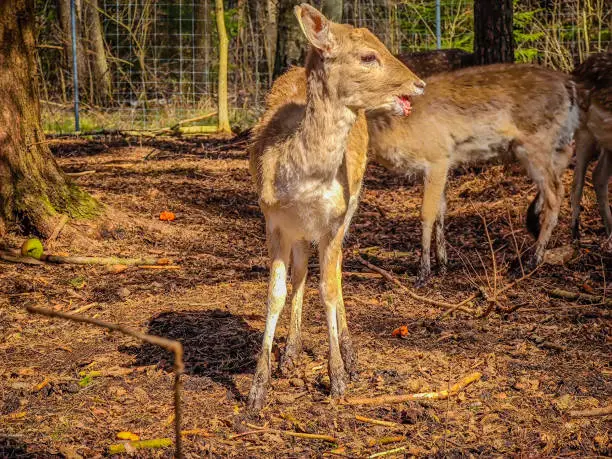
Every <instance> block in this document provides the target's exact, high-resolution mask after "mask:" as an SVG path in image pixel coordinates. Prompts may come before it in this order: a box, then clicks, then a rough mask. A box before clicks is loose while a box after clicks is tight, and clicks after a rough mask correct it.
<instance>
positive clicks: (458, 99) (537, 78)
mask: <svg viewBox="0 0 612 459" xmlns="http://www.w3.org/2000/svg"><path fill="white" fill-rule="evenodd" d="M575 99H576V97H575V90H574V85H573V82H572V81H570V79H569V76H567V75H565V74H562V73H559V72H554V71H552V70H547V69H544V68H541V67H536V66H529V65H519V64H498V65H491V66H486V67H474V68H469V69H462V70H458V71H455V72H450V73H445V74H440V75H436V76H433V77H431V78H430V79H428V80H427V91H426V92H425V94H424V95H423V97H419V98H416V99H415V100H414V102H413V114H412V115H411V116H409V117H406V118H402V119H399V118H397V119H394V118H391V117H388V116H386V115H385V114H382V115H378V114H372V115H368V127H369V134H370V149H371V151H372V153H373V154H374V155H375V157H376V160H377V161H379V162H380V163H382V164H383V165H385V166H386V167H388V168H389V169H392V170H395V171H398V172H401V173H413V172H415V171H418V172H422V173H423V175H424V182H425V187H424V195H423V203H422V208H421V221H422V231H423V232H422V254H421V267H420V270H419V277H418V280H417V284H419V285H422V284H423V283H424V282H425V281H426V280H427V279H428V278H429V276H430V274H431V267H430V247H431V238H432V231H433V230H434V229H435V239H436V258H437V260H438V264H439V265H440V267H441V269H442V270H444V269H445V266H446V261H447V257H446V248H445V241H444V214H445V211H446V200H445V196H444V191H445V187H446V181H447V175H448V172H449V170H450V169H451V168H453V167H455V166H457V165H459V164H464V163H476V162H481V161H486V160H489V159H492V158H494V157H501V158H502V159H504V160H510V159H518V161H520V162H521V163H522V164H523V166H524V167H525V168H526V169H527V173H528V174H529V176H530V177H531V179H532V180H533V181H534V182H535V184H536V186H537V190H538V192H537V195H536V197H535V199H534V201H533V202H532V203H531V205H530V206H529V210H528V217H527V226H528V228H529V230H530V231H531V232H532V233H533V234H534V236H535V237H536V238H537V242H536V246H535V253H534V255H533V256H532V258H531V262H530V265H531V267H533V266H535V265H537V264H539V263H541V262H542V259H543V256H544V251H545V249H546V244H547V243H548V240H549V238H550V236H551V234H552V231H553V229H554V227H555V225H556V223H557V217H558V214H559V208H560V205H561V202H562V199H563V194H564V191H563V184H562V182H561V175H562V173H563V171H564V170H565V168H566V166H567V164H568V161H569V159H570V157H571V154H572V147H571V141H572V138H573V135H574V131H575V130H576V127H577V125H578V107H577V103H576V100H575Z"/></svg>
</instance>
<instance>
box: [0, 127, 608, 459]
mask: <svg viewBox="0 0 612 459" xmlns="http://www.w3.org/2000/svg"><path fill="white" fill-rule="evenodd" d="M53 150H54V153H55V154H56V155H57V157H58V159H59V162H60V163H61V165H62V167H63V168H64V169H65V170H67V171H84V170H95V171H96V172H95V174H91V175H86V176H82V177H80V178H78V179H77V180H78V183H79V184H80V185H82V186H83V187H84V188H85V189H86V190H88V191H90V192H91V193H93V194H94V195H95V196H96V197H97V198H99V199H100V201H102V202H103V203H104V204H105V205H106V206H108V207H109V208H112V209H113V214H112V215H114V217H113V218H112V219H111V220H110V222H108V223H107V224H106V225H105V226H104V227H103V228H102V229H101V230H100V231H99V232H98V234H97V236H98V238H97V239H85V238H72V237H70V236H69V234H72V233H67V234H64V233H62V235H61V236H60V238H59V239H58V240H57V241H56V242H55V243H54V244H53V245H52V247H50V248H49V247H48V248H47V249H50V251H52V252H56V253H58V252H66V253H69V254H71V255H77V254H80V255H115V256H122V257H137V256H142V255H154V256H158V257H168V258H171V259H172V260H173V261H174V262H175V263H176V264H177V265H178V266H179V267H180V269H163V270H150V269H138V268H130V269H128V270H127V271H124V272H121V273H116V272H109V270H108V269H107V268H106V267H103V266H72V265H56V266H51V265H46V266H26V265H19V264H10V263H3V262H0V293H1V295H0V336H1V341H0V457H69V458H71V457H78V455H80V456H83V457H96V456H100V455H105V454H107V451H108V447H109V445H111V444H114V443H117V442H119V440H117V437H116V435H117V433H118V432H120V431H130V432H132V433H135V434H137V435H139V436H140V437H141V439H152V438H159V437H170V438H171V437H172V435H173V430H172V429H173V427H172V419H173V417H172V416H173V405H172V389H171V388H172V380H173V374H172V358H171V356H170V354H167V353H165V352H164V351H161V350H159V349H157V348H155V347H154V346H150V345H143V343H141V342H139V341H138V340H136V339H132V338H129V337H126V336H123V335H121V334H117V333H108V332H106V331H104V330H101V329H97V328H94V327H91V326H86V325H76V324H73V323H68V322H65V321H62V320H57V319H47V318H43V317H41V316H33V315H30V314H28V313H27V312H26V311H25V310H24V306H27V305H34V306H41V307H48V308H52V309H55V310H58V311H63V312H74V311H80V312H81V313H82V314H84V315H88V316H92V317H96V318H99V319H101V320H105V321H110V322H115V323H120V324H123V325H127V326H130V327H133V328H135V329H137V330H140V331H144V332H148V333H152V334H157V335H161V336H165V337H169V338H174V339H178V340H180V341H181V342H182V343H183V345H184V346H185V353H186V355H185V359H186V374H185V375H184V377H183V383H184V389H183V392H182V400H183V409H184V423H183V424H184V425H183V429H201V430H200V431H198V432H196V434H192V435H187V436H185V438H184V440H185V442H184V451H185V455H186V456H187V457H202V456H208V457H320V456H323V455H330V456H332V455H334V454H336V455H338V456H340V457H342V456H346V457H367V456H369V455H372V454H376V453H379V452H383V451H387V450H390V449H393V448H401V447H405V448H406V449H405V450H403V451H402V452H400V453H398V454H399V455H400V456H401V455H403V454H407V455H416V456H425V457H464V456H465V457H476V456H479V457H491V456H497V457H507V456H510V457H527V456H530V457H536V456H537V457H568V456H580V457H585V456H590V457H594V456H600V457H603V456H607V455H610V454H611V452H612V449H611V443H610V423H609V421H610V416H607V417H605V416H599V417H572V416H570V411H571V410H584V409H590V408H597V407H605V406H608V405H609V404H610V403H611V388H612V384H611V382H612V380H611V376H612V369H611V367H610V344H611V340H610V308H609V306H606V304H605V302H604V301H602V302H599V303H594V304H591V303H584V302H582V303H581V302H578V301H568V300H563V299H558V298H555V297H553V296H552V295H551V294H550V292H551V290H553V289H555V288H561V289H564V290H567V291H571V292H579V293H588V294H591V295H595V296H598V297H605V296H606V295H607V296H608V297H610V296H612V291H611V290H610V288H609V287H608V290H607V291H606V283H609V282H610V279H612V269H611V267H612V255H610V254H609V253H607V254H606V253H605V252H603V251H602V250H601V249H600V246H601V243H602V241H603V240H604V235H603V225H602V222H601V220H600V218H599V215H598V213H597V210H596V203H595V199H594V194H593V193H592V190H591V189H590V188H589V189H588V190H587V191H586V193H585V198H584V202H583V204H584V207H585V211H584V213H583V219H582V221H583V240H582V242H583V243H582V247H581V249H580V250H579V251H577V252H576V253H574V254H573V256H571V259H569V260H568V261H566V262H565V263H561V264H559V263H557V264H546V265H544V266H542V267H541V268H540V269H539V270H538V271H537V272H536V273H535V274H534V275H533V276H532V277H531V278H528V279H525V280H524V281H522V282H520V283H519V284H517V285H516V286H515V287H513V288H510V289H508V290H507V291H506V292H504V293H503V294H502V295H500V296H499V298H498V303H493V306H494V308H493V309H492V310H491V311H490V313H489V314H483V313H484V312H486V311H487V305H488V304H489V303H488V302H487V301H486V300H484V299H483V298H482V297H480V298H479V299H477V300H475V301H473V302H472V303H470V304H468V306H467V307H468V308H469V309H470V310H472V311H473V313H470V314H468V313H464V312H460V311H458V312H454V313H452V314H450V315H447V316H444V317H441V316H442V314H443V313H444V309H440V308H439V307H436V306H433V305H428V304H425V303H423V302H421V301H416V300H414V299H412V298H411V297H409V296H408V295H407V294H406V292H404V291H402V290H401V289H399V288H397V287H396V286H394V285H392V284H390V283H389V282H387V281H385V280H384V279H382V278H381V277H380V276H377V275H375V274H373V273H372V272H371V271H369V270H368V269H367V268H365V267H364V266H363V265H362V264H361V263H360V262H359V261H358V259H357V257H356V253H357V252H358V251H359V252H360V253H361V254H362V256H363V257H364V258H365V257H367V259H368V260H369V261H370V262H371V263H373V264H375V265H377V266H379V267H382V268H384V269H386V270H388V271H390V272H392V273H394V276H395V277H396V278H397V279H399V280H401V282H403V283H404V284H405V285H406V286H408V287H410V288H411V289H412V288H413V281H414V277H413V276H414V274H415V273H416V271H417V267H418V260H419V240H420V221H419V205H420V195H421V191H422V186H421V185H420V183H419V180H413V179H411V178H410V177H397V176H393V175H390V174H389V173H387V172H386V171H385V170H384V169H382V168H380V167H378V166H375V165H370V166H369V168H368V171H367V177H366V180H365V191H364V193H363V196H362V202H361V205H360V208H359V210H358V212H357V214H356V217H355V219H354V221H353V225H352V228H351V231H350V234H349V236H348V238H347V240H346V244H345V261H344V272H345V274H344V294H345V298H346V304H347V311H348V318H349V323H350V328H351V331H352V334H353V340H354V343H355V345H356V348H357V350H358V353H359V365H360V378H359V380H358V381H357V382H355V383H352V384H351V385H350V386H349V395H351V396H375V395H382V394H400V393H413V392H427V391H436V390H439V389H445V388H447V387H448V386H449V385H451V384H453V383H454V382H456V381H457V380H459V379H461V378H462V377H464V376H466V375H468V374H470V373H472V372H474V371H479V372H481V373H482V374H483V376H482V379H481V380H480V381H478V382H476V383H474V384H472V385H470V386H468V387H467V388H466V390H465V391H464V392H461V393H460V394H459V395H458V396H456V397H452V398H451V399H449V400H444V401H429V402H410V403H403V404H391V405H380V406H343V405H337V404H335V403H330V400H329V399H328V398H327V393H328V390H327V385H328V384H329V380H328V379H327V376H326V372H327V370H326V358H327V330H326V324H325V314H324V311H323V308H322V307H321V305H320V303H319V301H318V294H317V280H318V266H317V263H316V260H315V259H314V258H313V259H312V260H311V270H310V276H309V281H308V286H307V292H306V299H305V307H304V340H305V352H304V354H303V358H302V361H301V362H300V365H299V367H298V370H297V371H296V373H295V374H294V375H293V376H292V377H291V378H283V377H282V376H281V375H280V374H278V373H275V374H274V376H273V380H272V388H271V390H270V392H269V394H268V404H267V406H266V407H265V408H264V410H263V411H262V412H261V415H260V416H252V415H248V414H247V413H246V409H245V396H246V394H247V393H248V389H249V386H250V382H251V378H252V375H253V371H254V365H255V359H256V357H257V353H258V348H259V345H260V339H261V333H262V330H263V326H264V320H265V297H266V290H267V280H268V273H267V255H266V248H265V237H264V226H263V217H262V215H261V213H260V211H259V208H258V206H257V200H256V196H255V193H254V189H253V187H252V186H251V181H250V176H249V172H248V168H247V161H246V154H245V151H244V142H242V143H241V142H240V141H234V142H233V143H224V142H221V141H216V140H197V139H194V140H167V141H166V140H154V141H153V140H149V141H142V142H138V141H136V140H132V141H127V140H118V139H113V138H99V139H95V140H70V141H62V142H59V143H53ZM570 183H571V172H570V171H568V173H567V175H566V185H567V188H569V184H570ZM587 188H588V187H587ZM533 195H534V188H533V186H532V185H531V183H530V182H529V181H528V180H527V179H526V178H525V177H524V176H523V175H522V173H521V172H520V170H519V169H516V168H514V167H504V166H488V167H485V168H470V169H461V170H459V171H456V172H455V173H454V174H453V176H452V178H451V180H450V183H449V190H448V216H447V228H446V233H447V238H448V243H449V246H450V247H449V259H450V265H449V269H448V272H447V273H446V274H445V275H439V274H438V275H436V276H435V277H434V278H433V279H432V281H431V282H430V283H429V284H428V285H427V286H426V287H424V288H422V289H419V290H417V293H418V294H420V295H423V296H426V297H429V298H433V299H437V300H444V301H447V302H458V301H461V300H462V299H464V298H466V297H468V296H469V295H470V294H472V293H474V292H478V291H479V289H481V290H483V291H484V292H485V293H486V294H487V295H488V296H489V297H491V296H492V292H493V291H494V290H495V289H497V290H499V289H501V288H502V287H503V286H504V285H506V284H508V283H509V282H511V280H512V279H511V277H510V276H509V275H508V273H507V271H508V266H509V265H510V263H511V262H512V261H513V260H514V259H515V258H516V251H517V249H516V247H519V250H520V251H522V252H523V251H526V250H528V249H529V246H530V245H531V244H532V243H533V240H532V238H531V236H530V235H528V234H527V232H526V230H525V229H524V224H523V221H524V215H525V211H526V208H527V205H528V203H529V200H530V199H531V198H532V196H533ZM164 210H169V211H172V212H174V213H175V214H176V220H175V221H173V222H160V221H159V214H160V212H161V211H164ZM483 221H486V223H487V225H488V232H489V235H490V240H491V244H492V248H493V251H494V253H495V261H496V263H495V265H496V267H495V268H494V266H493V263H492V258H491V250H490V246H489V241H488V239H487V236H486V232H485V230H484V223H483ZM82 228H83V232H85V231H86V228H87V227H85V226H83V227H82ZM22 241H23V236H16V235H12V236H10V237H9V238H8V240H5V241H3V242H2V244H3V246H4V248H15V247H19V245H20V244H21V242H22ZM570 242H571V241H570V230H569V203H568V202H566V203H565V204H564V206H563V210H562V213H561V216H560V223H559V225H558V227H557V229H556V230H555V232H554V236H553V238H552V240H551V245H550V247H553V248H560V247H561V250H557V251H558V252H559V251H560V252H563V251H564V248H565V249H567V248H568V247H571V246H570ZM524 255H526V254H524ZM478 315H484V317H481V318H477V316H478ZM287 325H288V314H287V309H286V310H285V313H284V314H283V317H282V319H281V322H280V325H279V328H278V331H277V341H276V342H277V343H278V352H276V356H275V358H278V356H279V353H282V349H283V347H284V337H285V334H286V331H287ZM402 325H406V326H407V328H408V332H409V333H408V336H407V337H405V339H400V338H398V337H395V336H392V332H393V330H394V329H395V328H396V327H399V326H402ZM356 415H359V416H365V417H369V418H376V419H380V420H385V421H391V422H394V423H396V425H395V426H389V427H386V426H377V425H373V424H370V423H365V422H361V421H358V420H356V419H355V416H356ZM247 423H249V424H255V425H257V426H267V427H270V428H271V429H274V430H272V431H268V432H265V433H255V434H250V435H243V436H239V437H236V438H233V437H232V436H233V435H236V434H239V433H243V432H245V431H249V430H251V429H252V427H249V426H247ZM278 430H287V431H297V432H300V431H301V432H307V433H317V434H325V435H330V436H333V437H334V438H336V439H337V443H336V444H332V443H327V442H325V441H320V440H311V439H300V438H294V437H290V436H288V435H286V434H283V433H280V432H278ZM207 434H209V435H207ZM397 436H400V437H402V436H403V437H405V438H399V439H397V438H396V439H395V440H400V441H396V442H389V443H386V444H385V441H389V440H390V439H389V437H397ZM172 453H173V449H172V448H171V447H170V448H165V449H157V450H150V451H146V452H145V451H139V452H138V456H139V457H170V456H171V455H172ZM387 457H391V455H389V456H387Z"/></svg>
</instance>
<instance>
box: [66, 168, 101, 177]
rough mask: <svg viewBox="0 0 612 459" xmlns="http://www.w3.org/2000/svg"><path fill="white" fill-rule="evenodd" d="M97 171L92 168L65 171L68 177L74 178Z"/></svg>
mask: <svg viewBox="0 0 612 459" xmlns="http://www.w3.org/2000/svg"><path fill="white" fill-rule="evenodd" d="M95 173H96V171H94V170H91V171H81V172H64V174H65V175H67V176H68V177H72V178H78V177H83V176H85V175H92V174H95Z"/></svg>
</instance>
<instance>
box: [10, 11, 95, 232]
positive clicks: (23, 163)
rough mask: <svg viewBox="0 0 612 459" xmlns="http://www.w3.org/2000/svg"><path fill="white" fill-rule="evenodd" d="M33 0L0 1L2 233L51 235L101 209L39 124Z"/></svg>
mask: <svg viewBox="0 0 612 459" xmlns="http://www.w3.org/2000/svg"><path fill="white" fill-rule="evenodd" d="M33 12H34V0H2V1H0V234H1V233H3V232H4V231H6V230H7V229H12V228H20V229H21V230H23V231H25V232H28V233H33V234H38V235H40V236H42V237H45V236H48V235H50V233H51V232H52V231H53V229H54V227H55V224H56V222H57V220H58V218H59V217H60V216H61V215H68V216H69V217H72V218H86V217H92V216H95V215H96V214H98V213H99V211H100V205H99V204H98V203H97V201H96V200H94V199H93V198H92V197H91V196H90V195H89V194H87V193H85V192H83V191H82V190H80V189H79V188H78V187H77V186H76V185H74V184H73V183H71V182H70V180H69V179H68V178H67V177H66V175H65V174H64V173H63V172H62V171H61V169H60V168H59V166H58V165H57V163H56V161H55V159H54V158H53V156H52V154H51V151H50V150H49V147H48V145H47V144H46V143H45V137H44V133H43V131H42V128H41V125H40V107H39V100H38V86H37V84H36V75H37V71H36V66H35V59H34V49H35V42H34V30H33V28H34V14H33Z"/></svg>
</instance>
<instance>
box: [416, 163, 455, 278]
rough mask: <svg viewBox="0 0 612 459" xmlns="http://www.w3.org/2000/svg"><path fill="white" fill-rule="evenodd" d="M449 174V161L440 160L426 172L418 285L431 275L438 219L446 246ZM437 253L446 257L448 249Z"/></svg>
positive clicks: (442, 242) (442, 243) (442, 245)
mask: <svg viewBox="0 0 612 459" xmlns="http://www.w3.org/2000/svg"><path fill="white" fill-rule="evenodd" d="M447 174H448V163H447V162H446V161H439V162H437V163H432V164H431V166H430V168H429V170H428V171H427V172H426V174H425V187H424V190H423V204H422V207H421V227H422V231H423V233H422V235H421V249H422V252H421V267H420V270H419V275H418V278H417V286H422V285H424V284H425V283H426V282H427V281H428V280H429V278H430V277H431V235H432V231H433V227H434V223H435V222H436V220H437V221H438V224H437V228H436V239H437V238H438V235H439V234H440V235H441V239H442V241H441V243H440V246H441V247H444V246H445V243H444V230H443V227H444V217H443V215H442V212H443V209H442V204H443V203H444V202H445V201H444V189H445V188H446V178H447ZM437 255H441V256H443V258H446V249H444V250H443V251H442V252H441V253H437Z"/></svg>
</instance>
